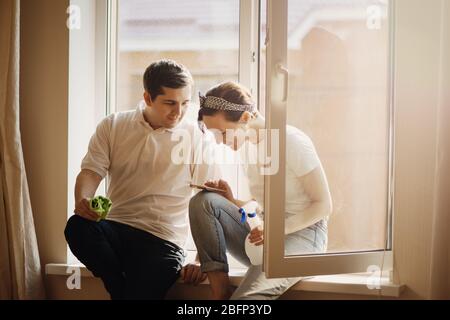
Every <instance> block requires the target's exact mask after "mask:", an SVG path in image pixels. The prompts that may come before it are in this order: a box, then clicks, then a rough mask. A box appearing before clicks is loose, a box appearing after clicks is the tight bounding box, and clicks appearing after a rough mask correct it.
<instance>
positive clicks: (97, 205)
mask: <svg viewBox="0 0 450 320" xmlns="http://www.w3.org/2000/svg"><path fill="white" fill-rule="evenodd" d="M89 206H90V207H91V210H92V211H94V212H96V213H97V214H98V215H99V218H98V220H97V222H98V221H100V220H105V219H106V216H107V215H108V212H109V210H110V209H111V206H112V202H111V200H110V199H108V198H107V197H103V196H96V197H95V198H92V199H90V200H89Z"/></svg>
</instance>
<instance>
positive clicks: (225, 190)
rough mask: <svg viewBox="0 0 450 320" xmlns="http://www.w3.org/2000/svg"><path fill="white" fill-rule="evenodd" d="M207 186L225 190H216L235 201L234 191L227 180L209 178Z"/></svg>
mask: <svg viewBox="0 0 450 320" xmlns="http://www.w3.org/2000/svg"><path fill="white" fill-rule="evenodd" d="M205 186H207V187H211V188H215V189H221V190H223V192H216V193H217V194H220V195H222V196H223V197H225V198H226V199H227V200H229V201H231V202H233V203H235V199H234V197H233V191H232V190H231V188H230V186H229V184H228V183H227V182H226V181H225V180H218V181H213V180H209V181H206V182H205ZM213 192H215V191H213Z"/></svg>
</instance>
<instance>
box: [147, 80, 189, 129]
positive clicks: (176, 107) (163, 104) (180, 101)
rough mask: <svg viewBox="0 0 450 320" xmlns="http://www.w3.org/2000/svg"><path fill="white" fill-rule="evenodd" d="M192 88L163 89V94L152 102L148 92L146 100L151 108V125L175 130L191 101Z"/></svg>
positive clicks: (155, 127)
mask: <svg viewBox="0 0 450 320" xmlns="http://www.w3.org/2000/svg"><path fill="white" fill-rule="evenodd" d="M191 93H192V87H191V86H190V85H188V86H186V87H183V88H179V89H172V88H167V87H162V94H160V95H158V96H157V97H156V98H155V100H154V101H152V99H151V97H150V94H149V93H148V92H145V93H144V99H145V102H146V104H147V107H148V108H149V110H148V112H149V114H150V121H151V125H152V127H153V128H154V129H157V128H161V127H164V128H169V129H170V128H173V127H175V126H176V125H177V124H178V123H180V121H181V120H182V119H183V117H184V115H185V114H186V110H187V108H188V107H189V103H190V101H191Z"/></svg>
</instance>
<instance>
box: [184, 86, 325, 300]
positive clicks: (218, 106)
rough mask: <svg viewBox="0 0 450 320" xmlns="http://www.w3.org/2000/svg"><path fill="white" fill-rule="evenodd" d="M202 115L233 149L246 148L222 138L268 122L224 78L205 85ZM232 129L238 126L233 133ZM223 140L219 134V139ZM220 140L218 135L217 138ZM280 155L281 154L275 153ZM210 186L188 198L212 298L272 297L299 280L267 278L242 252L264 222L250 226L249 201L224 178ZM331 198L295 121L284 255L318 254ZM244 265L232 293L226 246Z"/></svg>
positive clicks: (250, 172) (256, 190)
mask: <svg viewBox="0 0 450 320" xmlns="http://www.w3.org/2000/svg"><path fill="white" fill-rule="evenodd" d="M200 102H201V106H200V107H201V108H200V111H199V120H202V121H203V125H204V126H206V128H208V129H210V130H212V131H214V132H216V133H218V134H217V138H216V140H218V142H222V141H226V142H227V145H228V146H229V147H231V148H232V149H234V150H238V149H240V147H241V146H243V142H242V139H236V138H235V137H231V138H230V137H229V136H228V137H227V135H229V134H231V132H236V130H238V129H241V130H243V131H244V132H248V131H250V130H260V129H264V128H265V120H264V118H263V117H262V116H261V114H260V113H259V112H258V111H257V110H256V108H255V104H254V102H253V100H252V98H251V95H250V93H249V92H248V91H247V90H246V89H245V88H244V87H242V86H241V85H239V84H236V83H233V82H227V83H223V84H220V85H218V86H216V87H214V88H212V89H210V90H209V91H208V92H207V93H206V95H205V97H200ZM233 130H235V131H233ZM222 139H223V140H222ZM261 139H263V136H262V135H259V134H258V135H248V138H247V139H246V140H247V141H248V142H250V143H249V144H248V145H247V146H248V147H250V146H254V147H255V146H256V145H257V144H258V143H259V142H261V141H259V140H261ZM220 140H222V141H220ZM280 158H281V159H284V157H282V156H281V157H280ZM258 167H259V165H258V164H256V165H247V166H246V172H247V176H248V181H249V187H250V192H251V195H252V197H253V198H254V199H256V200H257V201H258V202H259V203H260V204H263V203H264V176H263V175H261V174H260V171H258ZM206 185H207V186H210V187H214V188H218V189H222V190H225V191H224V192H221V193H214V192H201V193H199V194H197V195H196V196H195V197H194V198H192V199H191V201H190V206H189V217H190V222H191V231H192V235H193V238H194V241H195V244H196V246H197V249H198V254H199V257H200V262H201V268H202V271H203V272H206V273H207V275H208V278H209V281H210V284H211V290H212V295H213V298H217V299H227V298H230V297H231V299H276V298H278V297H279V296H280V295H281V294H283V293H284V292H285V291H286V290H288V289H289V288H290V287H291V286H293V285H294V284H295V283H297V282H298V281H299V280H300V279H301V278H286V279H267V278H266V277H265V275H264V273H263V272H262V268H261V266H254V265H251V264H250V261H249V259H248V257H247V255H246V253H245V250H244V246H245V245H244V242H245V238H246V237H247V235H248V234H249V232H250V233H251V235H250V241H251V242H252V243H254V244H256V245H262V244H263V242H264V239H263V230H262V227H257V228H254V229H253V230H250V227H249V226H248V224H243V223H241V221H240V219H241V215H240V213H239V208H240V207H242V206H243V205H244V204H245V203H246V202H247V201H241V200H238V199H235V198H234V196H233V193H232V191H231V188H230V187H229V185H228V183H227V182H226V181H223V180H220V181H209V182H207V183H206ZM331 207H332V204H331V196H330V192H329V188H328V183H327V180H326V177H325V173H324V170H323V168H322V165H321V162H320V160H319V158H318V156H317V153H316V151H315V148H314V145H313V143H312V141H311V140H310V138H309V137H308V136H307V135H305V134H304V133H303V132H302V131H300V130H299V129H297V128H294V127H292V126H287V127H286V213H285V226H286V227H285V233H286V236H285V253H286V255H300V254H306V253H323V252H325V251H326V246H327V222H326V221H327V219H328V216H329V215H330V214H331ZM227 250H228V251H229V252H230V254H231V255H233V257H235V258H236V259H237V260H238V261H240V262H241V263H243V264H245V265H247V266H248V267H249V269H248V271H247V274H246V276H245V278H244V280H243V281H242V283H241V284H240V286H239V287H238V288H237V289H236V291H234V293H233V292H232V291H231V288H230V285H229V278H228V271H229V268H228V263H227V257H226V251H227Z"/></svg>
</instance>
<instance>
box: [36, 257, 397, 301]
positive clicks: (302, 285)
mask: <svg viewBox="0 0 450 320" xmlns="http://www.w3.org/2000/svg"><path fill="white" fill-rule="evenodd" d="M69 267H79V268H80V272H81V276H82V277H94V276H93V275H92V273H91V272H90V271H89V270H88V269H87V268H86V267H85V266H83V265H81V264H74V265H70V264H64V263H50V264H47V265H46V266H45V274H46V275H59V276H68V275H69V274H71V273H73V270H69V272H67V271H68V270H67V268H69ZM245 272H246V270H245V269H231V270H230V273H229V276H230V281H231V284H232V285H233V286H238V285H239V284H240V282H241V281H242V279H243V277H244V275H245ZM368 279H369V276H368V275H367V274H343V275H331V276H316V277H308V278H305V279H303V280H302V281H300V282H299V283H298V284H296V285H295V286H293V287H292V288H291V289H290V290H294V291H306V292H325V293H337V294H354V295H366V296H382V297H396V298H398V297H400V294H401V293H402V291H403V289H404V285H397V284H394V283H392V282H390V280H389V278H388V277H383V278H381V289H380V290H379V289H369V288H368V286H367V283H368ZM370 283H372V282H370ZM202 284H208V280H205V281H204V282H203V283H202Z"/></svg>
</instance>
